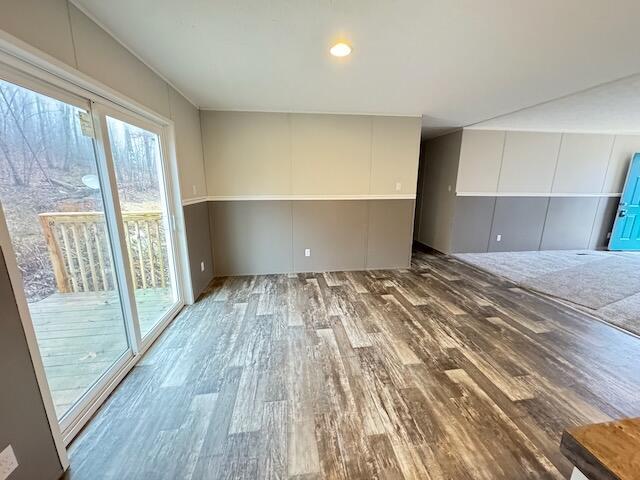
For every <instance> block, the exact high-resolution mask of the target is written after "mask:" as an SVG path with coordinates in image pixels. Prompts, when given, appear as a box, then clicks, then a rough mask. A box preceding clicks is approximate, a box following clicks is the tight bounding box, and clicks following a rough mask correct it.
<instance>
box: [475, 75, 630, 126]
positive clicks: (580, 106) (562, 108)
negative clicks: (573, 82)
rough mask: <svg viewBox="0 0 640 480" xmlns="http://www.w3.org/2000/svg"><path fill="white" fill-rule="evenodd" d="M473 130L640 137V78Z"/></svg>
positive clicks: (487, 123)
mask: <svg viewBox="0 0 640 480" xmlns="http://www.w3.org/2000/svg"><path fill="white" fill-rule="evenodd" d="M471 128H479V129H492V130H505V129H506V130H530V131H531V130H533V131H540V130H546V131H557V132H592V133H636V134H637V133H640V75H634V76H631V77H627V78H624V79H622V80H618V81H615V82H610V83H607V84H604V85H601V86H598V87H595V88H592V89H589V90H586V91H583V92H579V93H576V94H574V95H569V96H567V97H564V98H560V99H557V100H553V101H551V102H546V103H542V104H540V105H536V106H534V107H530V108H526V109H524V110H520V111H517V112H513V113H510V114H508V115H504V116H500V117H496V118H493V119H491V120H487V121H484V122H480V123H477V124H475V125H474V126H473V127H471Z"/></svg>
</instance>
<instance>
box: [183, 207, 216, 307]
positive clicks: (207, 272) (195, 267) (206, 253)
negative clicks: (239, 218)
mask: <svg viewBox="0 0 640 480" xmlns="http://www.w3.org/2000/svg"><path fill="white" fill-rule="evenodd" d="M183 213H184V224H185V231H186V235H187V248H188V250H189V267H190V269H191V285H192V287H193V297H194V298H198V296H199V295H200V294H201V293H202V292H203V290H204V289H205V288H207V285H209V282H210V281H211V279H212V278H213V256H212V252H211V235H210V232H211V228H210V226H209V205H208V203H207V202H200V203H195V204H193V205H185V206H184V207H183ZM201 262H204V271H203V270H202V269H201V266H200V263H201Z"/></svg>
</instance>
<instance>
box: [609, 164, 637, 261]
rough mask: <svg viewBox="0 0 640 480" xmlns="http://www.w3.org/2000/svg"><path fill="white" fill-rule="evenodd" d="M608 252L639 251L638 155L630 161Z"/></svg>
mask: <svg viewBox="0 0 640 480" xmlns="http://www.w3.org/2000/svg"><path fill="white" fill-rule="evenodd" d="M609 250H640V153H636V154H635V155H634V156H633V158H632V159H631V165H629V173H628V175H627V182H626V183H625V186H624V191H623V192H622V198H621V199H620V205H619V206H618V213H617V215H616V221H615V223H614V225H613V232H612V233H611V240H610V241H609Z"/></svg>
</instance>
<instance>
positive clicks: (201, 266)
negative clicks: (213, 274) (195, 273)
mask: <svg viewBox="0 0 640 480" xmlns="http://www.w3.org/2000/svg"><path fill="white" fill-rule="evenodd" d="M200 271H201V272H204V262H200Z"/></svg>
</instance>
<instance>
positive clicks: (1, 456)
mask: <svg viewBox="0 0 640 480" xmlns="http://www.w3.org/2000/svg"><path fill="white" fill-rule="evenodd" d="M16 468H18V460H17V459H16V455H15V453H13V448H12V447H11V445H9V446H8V447H7V448H5V449H4V450H3V451H2V453H0V480H5V479H7V478H9V475H11V473H12V472H13V471H14V470H15V469H16Z"/></svg>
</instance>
